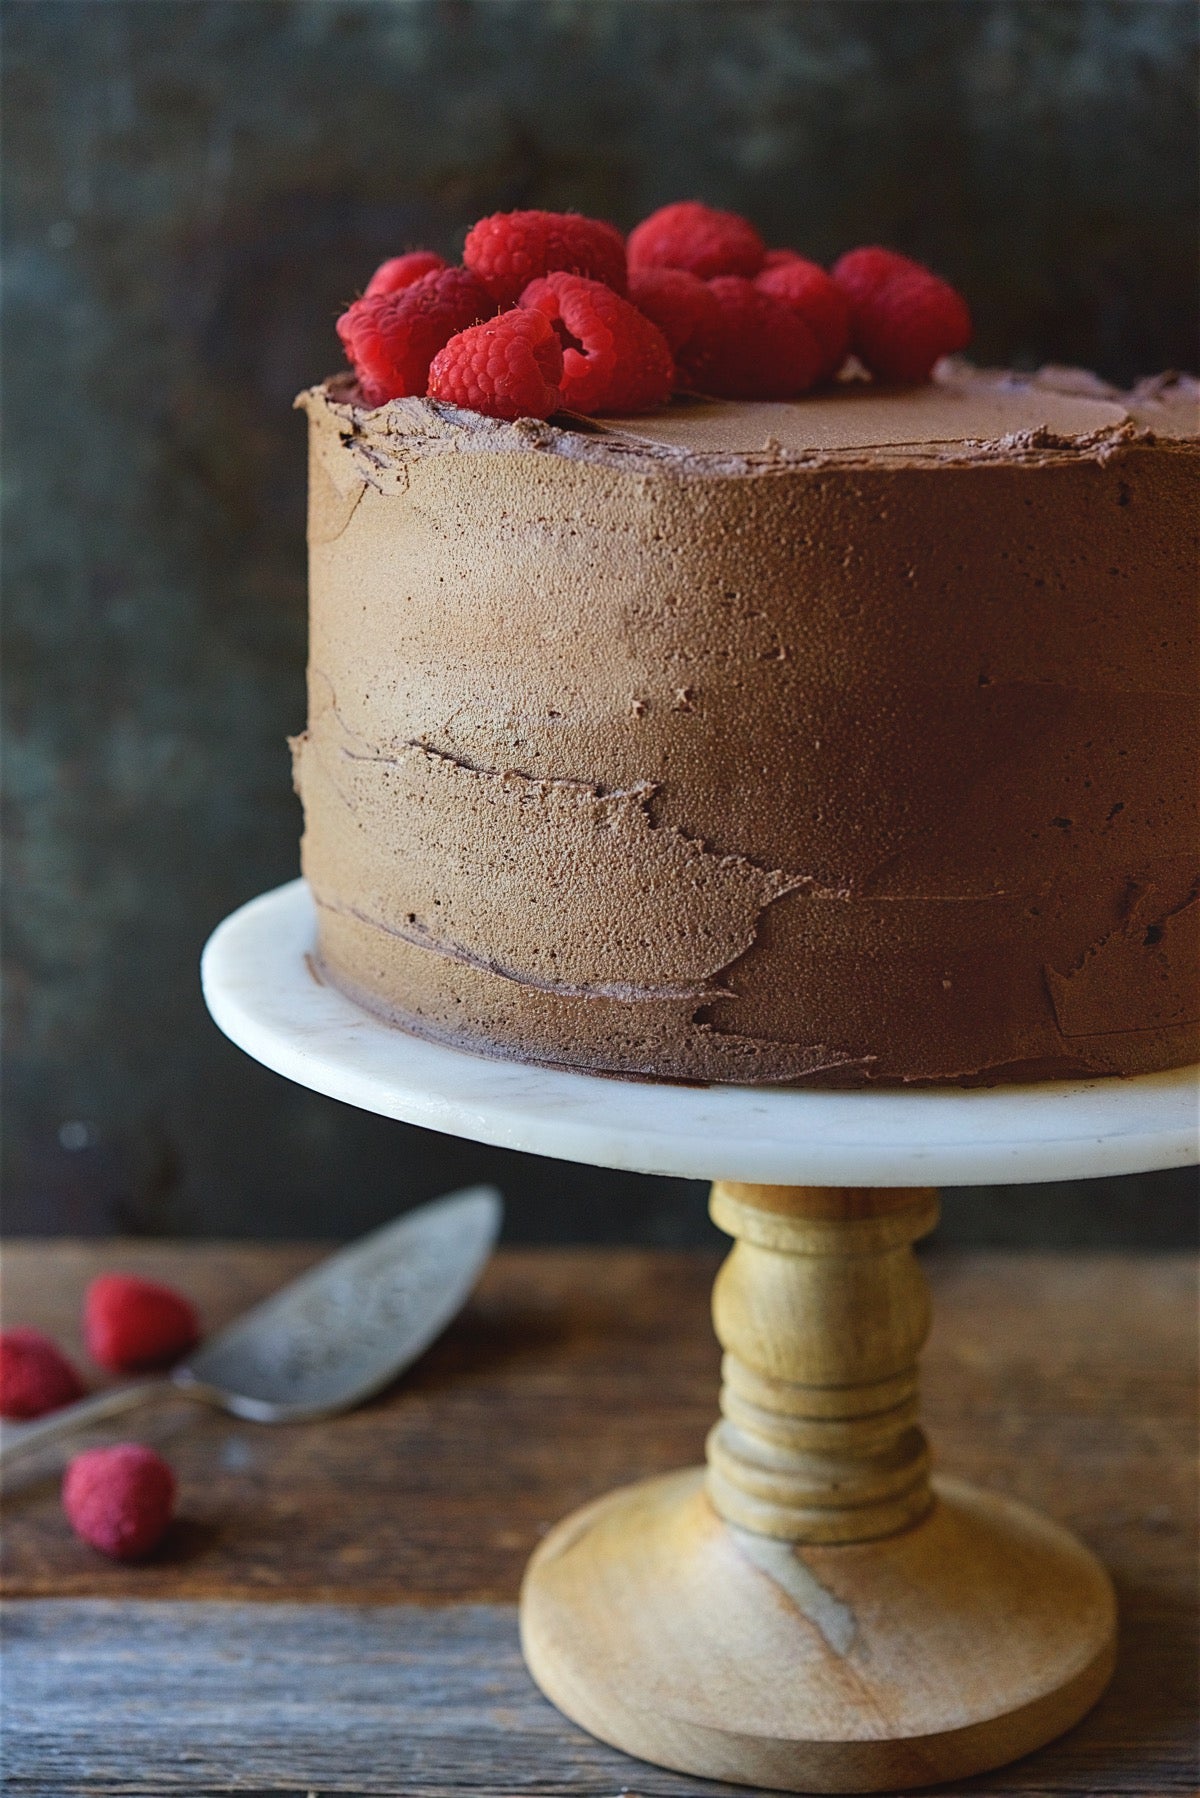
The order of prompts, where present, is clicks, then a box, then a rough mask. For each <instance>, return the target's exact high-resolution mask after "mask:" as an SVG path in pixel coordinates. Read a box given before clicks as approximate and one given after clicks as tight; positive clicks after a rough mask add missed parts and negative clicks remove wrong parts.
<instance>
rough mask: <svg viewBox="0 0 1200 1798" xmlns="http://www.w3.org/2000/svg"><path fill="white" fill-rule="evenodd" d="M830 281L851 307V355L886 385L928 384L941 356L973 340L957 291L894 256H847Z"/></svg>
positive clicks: (874, 250) (873, 252)
mask: <svg viewBox="0 0 1200 1798" xmlns="http://www.w3.org/2000/svg"><path fill="white" fill-rule="evenodd" d="M833 279H834V280H835V281H836V282H837V284H838V286H839V287H840V288H841V289H842V292H843V293H844V294H845V295H846V298H847V299H848V300H849V302H850V317H851V331H852V343H853V347H854V351H855V354H856V355H857V356H859V358H860V359H861V360H862V361H863V362H864V363H865V364H866V366H867V367H868V368H869V369H870V370H871V373H872V374H874V375H879V376H880V377H881V378H882V379H883V380H885V381H905V382H908V381H927V380H928V379H929V376H930V374H931V373H932V371H933V366H934V364H935V363H936V362H938V361H939V360H940V359H941V357H943V356H952V355H954V354H955V352H956V351H958V350H963V349H965V348H966V347H967V344H968V343H969V342H970V340H971V314H970V311H969V310H968V308H967V303H966V301H965V300H964V299H963V297H962V295H961V294H960V293H958V292H957V290H956V289H955V288H953V287H951V286H950V284H949V282H948V281H943V280H942V279H941V278H940V276H938V275H935V274H934V273H933V272H932V270H930V269H927V268H925V267H924V265H923V264H922V263H920V262H913V261H912V260H911V259H910V258H909V257H907V256H900V255H898V254H897V253H896V251H895V250H885V249H882V248H880V247H879V246H878V245H870V246H868V247H865V248H863V249H860V250H850V251H848V252H847V254H846V255H845V256H843V257H842V258H841V260H840V261H839V262H837V263H836V264H835V265H834V269H833Z"/></svg>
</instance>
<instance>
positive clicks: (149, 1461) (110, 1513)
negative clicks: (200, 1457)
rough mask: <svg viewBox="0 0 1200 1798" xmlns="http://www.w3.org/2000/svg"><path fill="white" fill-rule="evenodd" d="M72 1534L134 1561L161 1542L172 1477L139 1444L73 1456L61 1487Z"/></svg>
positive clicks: (172, 1498) (116, 1557) (171, 1497)
mask: <svg viewBox="0 0 1200 1798" xmlns="http://www.w3.org/2000/svg"><path fill="white" fill-rule="evenodd" d="M62 1502H63V1510H64V1511H65V1512H66V1513H67V1521H68V1522H69V1523H70V1525H71V1528H72V1529H73V1530H74V1531H75V1534H76V1535H77V1536H82V1538H83V1540H84V1541H85V1542H88V1543H90V1544H91V1546H92V1547H93V1548H98V1549H99V1550H100V1552H101V1554H106V1555H111V1556H112V1557H113V1559H114V1560H116V1561H139V1560H141V1558H142V1556H143V1555H148V1554H149V1553H150V1551H151V1549H152V1548H157V1546H158V1544H159V1543H160V1542H161V1541H162V1538H163V1535H164V1532H165V1531H166V1527H167V1525H168V1523H170V1521H171V1513H172V1511H173V1510H174V1509H175V1475H174V1474H173V1473H172V1472H171V1469H170V1468H169V1467H168V1466H167V1463H166V1462H165V1461H164V1460H163V1458H162V1456H161V1455H156V1454H155V1452H154V1450H153V1449H152V1448H143V1447H142V1444H141V1443H140V1442H119V1443H118V1444H117V1445H116V1447H114V1448H89V1449H87V1450H85V1452H84V1453H83V1454H82V1455H76V1457H75V1459H74V1460H73V1461H72V1462H71V1464H70V1466H69V1467H68V1468H67V1471H66V1475H65V1476H64V1479H63V1485H62Z"/></svg>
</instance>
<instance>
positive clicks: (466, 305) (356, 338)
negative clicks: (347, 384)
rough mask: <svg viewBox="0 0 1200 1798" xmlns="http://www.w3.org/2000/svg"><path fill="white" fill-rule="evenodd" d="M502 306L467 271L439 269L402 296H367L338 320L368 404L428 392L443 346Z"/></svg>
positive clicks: (376, 403)
mask: <svg viewBox="0 0 1200 1798" xmlns="http://www.w3.org/2000/svg"><path fill="white" fill-rule="evenodd" d="M495 310H496V308H495V305H494V303H493V301H492V299H491V296H490V295H489V294H488V292H487V289H486V288H485V287H484V286H483V285H482V283H481V282H479V281H477V280H476V278H475V276H474V275H472V274H471V273H470V272H469V271H468V270H467V269H463V268H447V269H435V270H434V271H433V273H432V274H428V275H422V276H421V277H420V278H419V280H416V281H414V282H413V284H412V286H411V287H402V288H401V289H400V291H399V292H398V293H373V294H370V295H367V294H364V295H363V297H362V299H361V300H355V302H354V304H353V306H351V307H350V308H349V310H348V311H346V312H343V314H342V316H341V318H339V319H338V322H337V333H338V336H339V337H340V338H341V340H342V344H343V346H344V348H345V351H346V355H347V356H348V357H349V359H350V363H351V365H352V367H353V369H354V372H355V374H356V375H357V376H358V385H359V387H360V389H361V390H362V397H363V401H364V403H365V404H366V405H368V406H382V405H383V404H384V403H385V401H387V400H395V399H400V398H402V397H403V396H404V395H405V394H413V393H424V391H425V384H426V382H427V381H428V379H429V364H430V363H431V362H432V361H433V358H434V357H435V356H436V355H437V353H438V351H439V350H440V349H441V347H442V345H443V344H445V343H448V342H449V341H450V339H451V338H452V337H453V336H455V335H456V333H457V332H459V331H465V330H466V328H467V326H468V325H473V324H475V323H477V321H478V320H479V319H481V318H490V317H491V315H492V313H493V312H495Z"/></svg>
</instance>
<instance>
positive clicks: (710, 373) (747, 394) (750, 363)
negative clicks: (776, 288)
mask: <svg viewBox="0 0 1200 1798" xmlns="http://www.w3.org/2000/svg"><path fill="white" fill-rule="evenodd" d="M708 289H709V292H710V293H711V294H712V295H713V296H714V298H715V299H716V301H717V317H716V323H715V326H714V327H708V326H706V327H705V328H704V329H702V330H701V331H699V332H698V333H697V335H696V336H695V338H694V339H693V340H692V342H691V344H690V345H689V346H688V349H687V350H686V352H685V353H684V354H682V355H681V357H680V364H681V368H682V371H683V373H684V375H685V376H686V377H687V378H688V379H689V380H690V381H691V382H692V384H693V385H694V386H695V387H697V388H698V389H699V390H700V392H701V393H712V394H716V395H718V396H720V397H721V398H723V399H741V400H786V399H794V398H795V396H796V395H797V394H799V393H804V392H806V391H807V390H808V388H810V387H811V386H812V385H813V383H814V381H816V380H817V379H818V377H819V375H820V373H821V369H822V366H823V360H824V359H823V355H822V350H821V346H820V344H819V342H818V341H817V338H816V336H815V335H814V333H813V332H812V330H811V329H810V328H809V326H808V325H807V324H805V322H804V320H803V319H802V318H801V317H800V315H799V314H798V313H797V312H795V311H794V310H793V309H792V307H790V306H787V305H785V304H784V302H783V301H782V300H780V299H777V298H776V297H775V295H774V294H771V293H763V292H762V290H761V289H760V288H759V287H756V286H755V284H754V282H753V281H746V280H743V279H742V277H741V276H740V275H718V276H717V278H716V279H715V280H713V281H710V282H709V283H708Z"/></svg>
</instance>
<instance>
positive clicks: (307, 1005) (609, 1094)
mask: <svg viewBox="0 0 1200 1798" xmlns="http://www.w3.org/2000/svg"><path fill="white" fill-rule="evenodd" d="M315 929H316V925H315V915H314V910H313V904H312V900H311V898H310V897H309V893H308V889H307V888H306V886H305V885H304V882H303V881H299V880H297V881H292V882H291V883H290V884H289V885H287V886H283V887H279V888H277V889H276V891H274V892H272V893H265V894H263V896H262V897H261V898H259V899H254V900H252V901H251V902H250V903H249V904H248V905H244V906H243V907H242V908H241V910H240V911H237V912H234V913H233V915H232V916H231V917H229V918H227V919H226V920H225V922H224V923H223V924H222V925H220V926H219V928H218V929H217V930H216V931H215V932H214V933H213V935H212V937H211V939H210V940H209V943H208V945H207V947H206V949H205V951H204V958H203V963H202V968H201V978H202V980H203V984H204V996H205V1000H206V1001H207V1004H208V1008H209V1010H210V1011H211V1013H212V1015H213V1017H214V1019H215V1020H216V1022H217V1024H218V1025H219V1026H220V1028H221V1029H222V1030H223V1031H224V1032H225V1034H226V1036H228V1037H230V1038H231V1039H232V1041H233V1042H235V1043H236V1044H237V1045H238V1046H239V1048H242V1049H244V1050H245V1051H246V1053H247V1054H248V1055H252V1056H253V1057H254V1058H255V1060H256V1061H261V1062H263V1063H265V1065H266V1066H267V1067H269V1068H273V1069H274V1070H275V1072H276V1073H279V1074H283V1075H284V1076H285V1077H286V1078H287V1079H289V1080H295V1081H297V1082H298V1083H299V1084H300V1085H301V1086H307V1087H311V1088H312V1089H313V1090H314V1091H315V1092H319V1093H325V1094H327V1095H328V1096H329V1097H330V1098H334V1099H341V1100H342V1101H343V1102H344V1103H345V1104H347V1105H356V1106H358V1107H360V1108H361V1109H362V1110H365V1111H374V1112H378V1113H380V1114H381V1115H382V1116H384V1117H394V1118H402V1119H403V1120H404V1121H405V1122H406V1123H410V1124H422V1125H424V1126H425V1127H426V1128H427V1129H431V1130H443V1131H446V1132H447V1133H448V1134H450V1135H452V1136H465V1137H469V1138H471V1139H472V1140H474V1141H476V1142H486V1143H495V1144H498V1145H500V1146H501V1147H504V1148H508V1149H526V1150H530V1151H532V1152H533V1153H535V1154H539V1155H552V1156H557V1157H559V1158H560V1159H562V1160H566V1161H581V1162H589V1163H592V1164H594V1165H595V1166H598V1167H620V1168H632V1169H634V1170H635V1171H637V1172H641V1173H650V1174H677V1175H682V1176H685V1177H687V1178H691V1179H706V1180H710V1179H726V1180H757V1181H763V1182H767V1183H770V1184H774V1185H819V1186H943V1185H951V1186H962V1185H966V1186H970V1185H988V1184H1001V1183H1008V1182H1021V1181H1030V1180H1064V1179H1080V1178H1087V1177H1089V1176H1092V1175H1097V1174H1130V1173H1140V1172H1143V1171H1144V1170H1146V1169H1148V1168H1160V1167H1177V1166H1182V1165H1183V1164H1185V1163H1189V1162H1194V1161H1196V1160H1197V1159H1198V1153H1197V1149H1198V1143H1197V1137H1198V1121H1200V1069H1196V1068H1187V1069H1181V1070H1178V1071H1176V1072H1174V1073H1169V1074H1154V1075H1149V1076H1145V1077H1143V1078H1140V1079H1136V1080H1087V1081H1072V1082H1056V1083H1053V1084H1046V1085H1041V1086H1008V1087H993V1088H990V1089H989V1088H978V1089H974V1090H971V1091H960V1090H958V1089H956V1088H951V1089H937V1090H934V1089H925V1090H922V1091H913V1092H895V1091H890V1092H882V1091H877V1092H801V1091H791V1090H788V1089H784V1088H780V1087H744V1086H710V1087H687V1086H671V1085H667V1084H655V1083H653V1082H643V1081H632V1080H616V1079H607V1078H603V1077H599V1076H596V1075H592V1074H575V1073H567V1072H564V1071H561V1070H558V1069H554V1068H538V1067H529V1066H526V1065H524V1064H522V1063H519V1062H512V1061H493V1060H491V1059H489V1058H487V1057H485V1056H480V1055H472V1054H468V1053H466V1052H465V1051H463V1050H460V1049H449V1048H445V1047H443V1046H441V1045H440V1044H437V1043H429V1042H425V1041H424V1040H423V1039H422V1038H420V1037H415V1036H410V1035H409V1034H408V1033H407V1032H405V1031H403V1030H397V1029H395V1028H393V1027H392V1026H391V1025H388V1024H385V1023H382V1022H381V1021H380V1020H379V1019H378V1018H375V1017H372V1016H371V1014H370V1013H369V1012H365V1011H363V1010H362V1009H361V1008H360V1007H359V1006H357V1005H355V1004H353V1003H352V1002H351V1001H350V1000H349V999H346V998H344V997H343V996H342V994H341V993H339V992H338V991H337V990H336V989H335V988H334V987H332V986H329V985H322V984H321V983H320V982H319V981H318V979H317V978H316V977H315V975H314V971H313V969H312V967H311V965H310V963H309V962H308V961H307V960H306V957H307V956H309V955H311V952H312V950H313V946H314V941H315Z"/></svg>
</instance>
